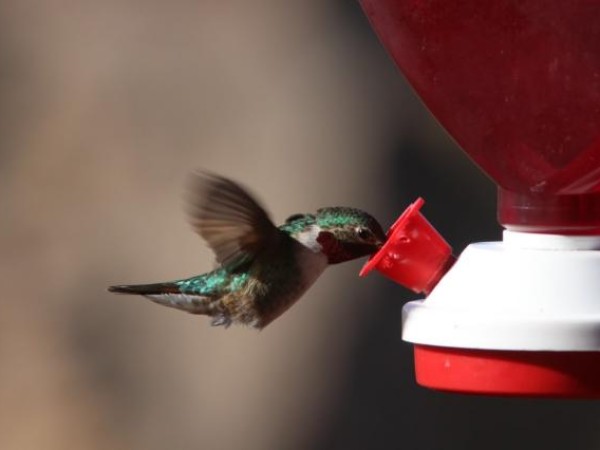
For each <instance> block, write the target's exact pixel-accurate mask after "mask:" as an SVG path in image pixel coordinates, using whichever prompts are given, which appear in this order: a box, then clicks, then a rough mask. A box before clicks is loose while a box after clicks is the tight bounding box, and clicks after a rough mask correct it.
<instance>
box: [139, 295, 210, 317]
mask: <svg viewBox="0 0 600 450" xmlns="http://www.w3.org/2000/svg"><path fill="white" fill-rule="evenodd" d="M145 297H147V298H149V299H150V300H152V301H153V302H154V303H158V304H159V305H164V306H168V307H170V308H177V309H181V310H183V311H187V312H190V313H194V314H204V313H206V312H208V308H209V306H208V305H209V303H208V301H207V300H208V299H207V297H201V296H199V295H188V294H152V295H146V296H145Z"/></svg>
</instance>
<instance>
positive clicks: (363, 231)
mask: <svg viewBox="0 0 600 450" xmlns="http://www.w3.org/2000/svg"><path fill="white" fill-rule="evenodd" d="M356 234H357V235H358V237H359V238H360V239H362V240H363V241H368V240H369V238H371V236H372V235H373V234H372V233H371V231H369V229H368V228H363V227H358V228H357V229H356Z"/></svg>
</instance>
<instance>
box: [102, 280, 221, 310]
mask: <svg viewBox="0 0 600 450" xmlns="http://www.w3.org/2000/svg"><path fill="white" fill-rule="evenodd" d="M108 291H109V292H115V293H117V294H133V295H143V296H144V297H146V298H148V299H150V300H152V301H153V302H154V303H158V304H159V305H163V306H168V307H170V308H176V309H180V310H182V311H186V312H189V313H192V314H206V315H211V316H212V315H214V314H215V312H216V311H215V306H216V305H215V304H214V302H213V299H212V298H211V297H208V296H203V295H195V294H188V293H184V292H181V290H180V288H179V286H177V285H176V284H175V283H155V284H134V285H120V286H110V287H109V288H108Z"/></svg>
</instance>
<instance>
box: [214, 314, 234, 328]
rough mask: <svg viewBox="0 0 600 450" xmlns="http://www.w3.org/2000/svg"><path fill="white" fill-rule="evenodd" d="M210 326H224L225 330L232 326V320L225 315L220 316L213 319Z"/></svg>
mask: <svg viewBox="0 0 600 450" xmlns="http://www.w3.org/2000/svg"><path fill="white" fill-rule="evenodd" d="M210 324H211V325H212V326H213V327H218V326H224V327H225V328H229V326H230V325H231V319H230V318H229V317H226V316H225V315H224V314H219V315H216V316H214V317H213V319H212V320H211V321H210Z"/></svg>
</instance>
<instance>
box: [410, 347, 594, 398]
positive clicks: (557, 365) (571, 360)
mask: <svg viewBox="0 0 600 450" xmlns="http://www.w3.org/2000/svg"><path fill="white" fill-rule="evenodd" d="M415 374H416V378H417V383H419V384H420V385H422V386H424V387H428V388H431V389H437V390H442V391H449V392H457V393H465V394H484V395H500V396H531V397H563V398H600V352H525V351H524V352H517V351H498V350H469V349H459V348H445V347H430V346H424V345H415Z"/></svg>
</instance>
